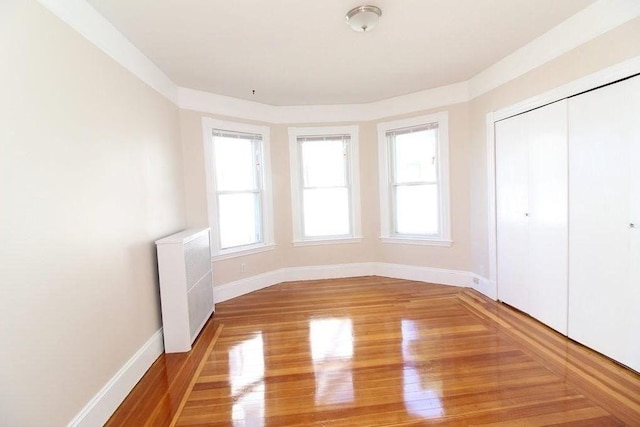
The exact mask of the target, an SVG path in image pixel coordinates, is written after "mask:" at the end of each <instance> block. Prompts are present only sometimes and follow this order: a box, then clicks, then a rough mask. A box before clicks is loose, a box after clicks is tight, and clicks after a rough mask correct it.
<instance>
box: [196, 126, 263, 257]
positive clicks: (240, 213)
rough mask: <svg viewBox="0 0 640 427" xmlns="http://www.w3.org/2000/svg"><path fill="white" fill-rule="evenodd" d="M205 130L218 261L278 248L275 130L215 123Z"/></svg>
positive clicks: (209, 188) (211, 215)
mask: <svg viewBox="0 0 640 427" xmlns="http://www.w3.org/2000/svg"><path fill="white" fill-rule="evenodd" d="M203 128H204V133H205V158H206V162H207V167H206V171H207V199H208V210H209V224H210V227H211V235H212V251H213V255H214V256H215V257H217V258H225V257H229V256H237V255H244V254H246V253H251V252H256V251H261V250H266V249H271V248H273V241H272V235H273V233H272V229H273V226H272V225H271V194H270V179H269V178H270V176H269V164H268V158H269V151H268V147H269V129H268V128H266V127H263V126H253V125H245V124H240V123H230V122H223V121H219V120H213V119H209V118H205V119H203Z"/></svg>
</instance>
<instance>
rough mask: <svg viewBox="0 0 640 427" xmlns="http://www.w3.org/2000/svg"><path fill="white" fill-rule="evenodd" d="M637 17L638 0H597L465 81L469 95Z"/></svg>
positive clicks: (473, 95) (488, 88)
mask: <svg viewBox="0 0 640 427" xmlns="http://www.w3.org/2000/svg"><path fill="white" fill-rule="evenodd" d="M637 16H640V1H638V0H600V1H597V2H595V3H593V4H592V5H591V6H588V7H586V8H585V9H583V10H581V11H580V12H578V13H576V14H575V15H573V16H572V17H570V18H568V19H567V20H565V21H564V22H562V23H560V24H559V25H558V26H556V27H554V28H552V29H551V30H549V31H547V32H546V33H544V34H543V35H541V36H540V37H538V38H537V39H535V40H533V41H531V42H530V43H528V44H526V45H525V46H523V47H521V48H520V49H518V50H516V51H515V52H513V53H512V54H510V55H509V56H506V57H505V58H503V59H501V60H500V61H498V62H496V63H495V64H493V65H491V66H490V67H489V68H487V69H486V70H484V71H482V72H480V73H479V74H477V75H475V76H474V77H473V78H471V80H469V89H470V95H471V98H472V99H473V98H476V97H478V96H480V95H482V94H485V93H487V92H489V91H491V90H493V89H495V88H497V87H498V86H501V85H503V84H505V83H507V82H509V81H511V80H513V79H515V78H517V77H520V76H521V75H523V74H525V73H527V72H529V71H531V70H533V69H535V68H537V67H539V66H541V65H542V64H545V63H547V62H549V61H551V60H553V59H555V58H557V57H559V56H561V55H562V54H564V53H567V52H569V51H570V50H572V49H575V48H576V47H578V46H580V45H582V44H584V43H586V42H588V41H590V40H593V39H595V38H596V37H598V36H600V35H602V34H604V33H606V32H607V31H610V30H612V29H614V28H616V27H618V26H620V25H622V24H624V23H625V22H627V21H630V20H631V19H633V18H635V17H637Z"/></svg>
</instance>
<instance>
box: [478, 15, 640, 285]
mask: <svg viewBox="0 0 640 427" xmlns="http://www.w3.org/2000/svg"><path fill="white" fill-rule="evenodd" d="M638 40H640V18H635V19H633V20H632V21H629V22H628V23H626V24H624V25H621V26H620V27H618V28H615V29H613V30H612V31H610V32H608V33H606V34H604V35H602V36H600V37H598V38H596V39H594V40H592V41H590V42H588V43H585V44H583V45H582V46H579V47H578V48H576V49H574V50H572V51H570V52H568V53H566V54H565V55H562V56H561V57H559V58H557V59H555V60H553V61H551V62H548V63H547V64H544V65H542V66H540V67H538V68H536V69H534V70H532V71H531V72H529V73H527V74H525V75H523V76H521V77H519V78H517V79H515V80H512V81H511V82H509V83H507V84H504V85H502V86H500V87H498V88H497V89H495V90H492V91H491V92H488V93H486V94H484V95H482V96H480V97H478V98H475V99H474V100H472V101H471V102H470V122H469V123H470V146H469V149H470V152H469V158H470V159H471V162H470V163H469V169H470V171H471V174H470V190H471V191H470V197H471V200H470V203H471V209H472V212H473V214H472V215H471V217H470V218H471V242H472V245H471V256H472V260H471V266H472V267H471V269H472V271H473V272H475V273H478V274H480V275H482V276H486V275H487V274H488V265H489V264H488V263H489V253H488V249H487V248H488V239H487V229H488V224H487V221H488V219H487V218H488V216H487V158H486V156H487V155H486V143H487V141H486V125H485V120H486V115H487V113H489V112H492V111H497V110H499V109H502V108H505V107H508V106H511V105H514V104H516V103H518V102H521V101H523V100H525V99H527V98H530V97H533V96H536V95H539V94H542V93H544V92H546V91H549V90H551V89H554V88H557V87H559V86H562V85H564V84H566V83H569V82H571V81H574V80H577V79H579V78H581V77H584V76H586V75H589V74H592V73H594V72H596V71H599V70H602V69H604V68H606V67H609V66H612V65H615V64H617V63H620V62H622V61H624V60H626V59H630V58H633V57H636V56H638V55H640V43H638Z"/></svg>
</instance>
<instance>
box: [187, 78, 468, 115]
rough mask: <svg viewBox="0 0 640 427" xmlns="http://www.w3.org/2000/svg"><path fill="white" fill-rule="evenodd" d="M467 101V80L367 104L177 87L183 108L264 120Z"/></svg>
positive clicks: (369, 112)
mask: <svg viewBox="0 0 640 427" xmlns="http://www.w3.org/2000/svg"><path fill="white" fill-rule="evenodd" d="M467 101H469V88H468V85H467V82H462V83H456V84H453V85H449V86H442V87H439V88H435V89H429V90H424V91H420V92H415V93H411V94H409V95H402V96H397V97H395V98H389V99H384V100H382V101H376V102H371V103H368V104H345V105H292V106H275V105H267V104H261V103H259V102H252V101H245V100H243V99H238V98H232V97H228V96H223V95H216V94H213V93H209V92H203V91H199V90H194V89H188V88H183V87H179V88H178V106H179V107H180V108H183V109H185V110H195V111H200V112H203V113H210V114H216V115H221V116H228V117H236V118H242V119H245V120H256V121H260V122H266V123H289V124H291V123H335V122H362V121H370V120H378V119H382V118H388V117H393V116H399V115H403V114H407V113H413V112H418V111H425V110H429V109H433V108H438V107H443V106H447V105H453V104H458V103H461V102H467Z"/></svg>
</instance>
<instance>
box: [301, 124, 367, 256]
mask: <svg viewBox="0 0 640 427" xmlns="http://www.w3.org/2000/svg"><path fill="white" fill-rule="evenodd" d="M358 134H359V127H358V126H357V125H354V126H327V127H290V128H289V166H290V178H291V210H292V225H293V242H292V243H293V245H294V246H310V245H325V244H337V243H357V242H360V241H362V231H361V230H362V228H361V218H360V167H359V153H360V150H359V142H358ZM336 135H348V136H349V144H348V150H347V154H348V159H347V161H345V167H346V168H347V170H346V171H345V172H346V175H347V180H348V182H347V184H348V185H347V188H348V190H349V202H350V203H349V213H350V222H351V233H350V234H348V235H344V236H313V237H305V236H304V229H303V225H304V219H303V215H304V210H303V206H302V203H303V196H302V192H303V190H304V183H303V181H302V150H300V148H299V147H300V145H299V144H300V143H299V142H298V139H299V138H303V137H331V136H336Z"/></svg>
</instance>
